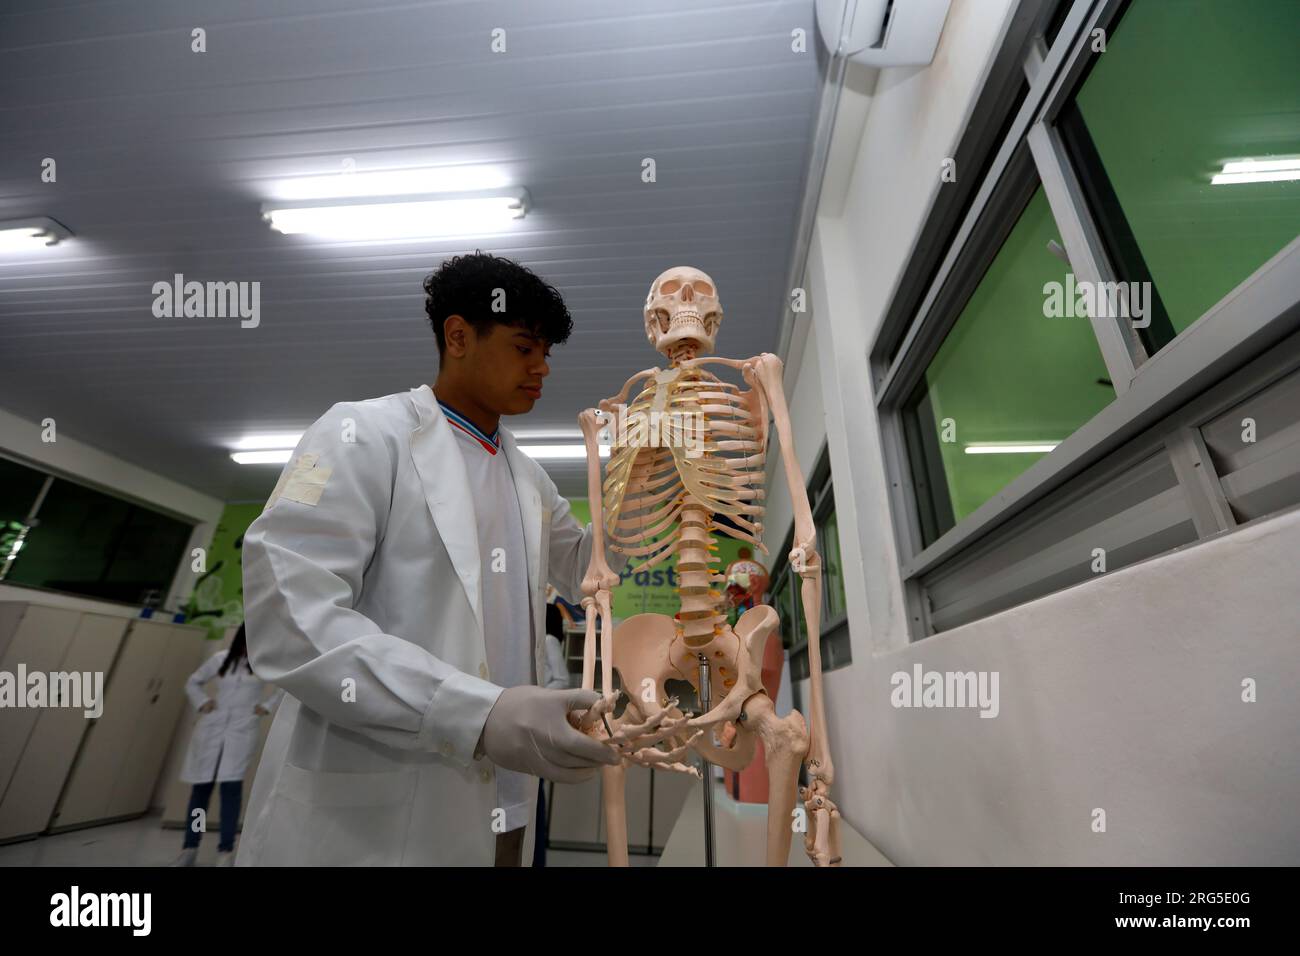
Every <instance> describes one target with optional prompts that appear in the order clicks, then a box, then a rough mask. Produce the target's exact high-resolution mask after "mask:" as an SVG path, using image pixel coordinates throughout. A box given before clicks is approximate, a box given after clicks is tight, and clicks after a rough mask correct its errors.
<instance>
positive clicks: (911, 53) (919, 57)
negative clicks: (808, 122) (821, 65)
mask: <svg viewBox="0 0 1300 956" xmlns="http://www.w3.org/2000/svg"><path fill="white" fill-rule="evenodd" d="M951 2H952V0H817V5H816V13H817V32H818V33H820V34H821V38H822V42H823V43H824V44H826V49H827V50H829V51H830V52H831V53H835V52H837V51H839V52H840V53H842V54H843V55H844V56H846V57H847V58H848V59H850V60H852V61H853V62H854V63H861V64H863V65H864V66H924V65H925V64H927V63H929V62H930V61H931V60H933V59H934V50H935V47H937V46H938V45H939V34H940V33H942V32H943V21H944V20H945V19H946V18H947V16H948V7H949V5H950V4H951Z"/></svg>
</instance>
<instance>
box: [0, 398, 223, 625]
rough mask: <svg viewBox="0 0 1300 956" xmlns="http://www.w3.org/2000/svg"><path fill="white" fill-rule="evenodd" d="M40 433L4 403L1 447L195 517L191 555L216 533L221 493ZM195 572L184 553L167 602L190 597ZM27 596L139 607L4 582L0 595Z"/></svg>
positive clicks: (92, 607)
mask: <svg viewBox="0 0 1300 956" xmlns="http://www.w3.org/2000/svg"><path fill="white" fill-rule="evenodd" d="M41 434H42V428H41V425H40V423H38V422H33V421H29V420H28V419H25V418H20V417H19V416H17V415H13V414H11V413H10V412H7V411H5V410H4V409H0V451H4V452H5V453H7V454H9V455H11V456H13V457H15V458H18V459H20V460H24V461H27V462H29V463H31V464H32V465H33V466H35V467H39V468H43V469H44V470H46V471H49V472H51V473H53V474H55V475H56V476H63V477H67V478H70V479H72V480H74V481H77V482H79V483H81V484H84V485H89V486H91V487H95V488H98V489H100V490H102V491H104V492H107V493H109V494H112V495H116V496H117V497H120V498H127V499H131V500H133V501H136V502H138V503H139V504H141V505H145V506H147V507H150V508H154V509H155V510H159V511H165V512H170V513H172V514H173V515H176V516H177V517H181V518H183V519H184V520H186V521H190V522H194V523H195V526H194V532H193V534H191V535H190V542H189V546H188V547H187V548H186V554H187V555H188V554H189V550H190V549H191V548H199V547H203V548H206V547H207V546H208V545H209V544H211V543H212V535H213V533H214V532H215V530H216V527H217V522H218V521H219V520H220V519H221V512H222V510H223V509H224V508H225V503H224V502H223V501H221V500H220V499H218V498H213V497H212V496H211V495H205V494H202V493H201V492H198V491H195V490H194V489H193V488H190V487H188V486H186V485H182V484H179V483H178V482H175V481H172V480H171V479H170V478H165V477H163V476H162V475H159V474H156V473H155V472H152V471H148V470H146V469H144V468H141V467H139V466H138V465H133V464H131V463H130V462H129V461H126V460H124V459H121V458H118V457H116V456H115V455H110V454H108V453H107V452H104V451H100V450H99V449H98V448H95V447H94V446H93V445H88V444H86V443H85V442H82V441H78V440H77V439H75V438H73V437H71V436H69V435H67V434H65V433H63V432H60V431H56V432H55V437H56V440H55V441H53V442H45V441H42V440H41ZM195 577H196V575H194V574H192V573H191V572H190V561H189V558H188V557H186V558H185V559H183V560H182V561H181V562H180V566H179V567H178V569H177V572H176V576H175V578H174V579H173V581H172V584H171V588H170V590H169V592H168V595H167V599H166V601H165V602H164V606H167V607H176V606H178V603H179V602H180V601H183V600H184V599H185V598H186V597H188V596H189V593H190V591H191V590H193V581H194V579H195ZM29 600H30V601H36V602H38V603H41V604H56V605H59V606H65V607H75V608H78V609H80V610H84V611H96V612H100V613H107V614H123V615H125V616H134V614H135V613H137V609H134V608H129V607H126V606H124V605H121V604H114V603H111V602H107V601H95V600H92V599H90V598H81V597H75V596H72V595H58V594H53V593H51V592H45V591H36V590H34V589H32V588H24V587H20V586H17V585H10V584H0V601H29Z"/></svg>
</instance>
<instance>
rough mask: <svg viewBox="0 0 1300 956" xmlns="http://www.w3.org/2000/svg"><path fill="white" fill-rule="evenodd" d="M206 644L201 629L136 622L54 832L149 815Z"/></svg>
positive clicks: (80, 756)
mask: <svg viewBox="0 0 1300 956" xmlns="http://www.w3.org/2000/svg"><path fill="white" fill-rule="evenodd" d="M203 637H204V631H203V629H202V628H199V627H193V626H187V625H177V624H163V623H159V622H155V621H149V620H139V619H136V620H133V621H131V626H130V629H129V630H128V632H127V635H126V639H125V641H124V642H123V645H122V651H121V653H120V654H119V655H118V658H117V662H116V664H115V665H114V667H113V671H112V674H111V675H110V676H109V679H108V683H107V686H106V687H105V693H104V698H105V699H104V714H103V716H102V717H100V718H99V719H98V720H97V721H95V722H94V724H93V726H92V727H91V728H90V730H89V732H87V734H86V738H85V741H84V743H83V744H82V747H81V752H80V753H79V754H78V756H77V760H76V763H75V764H74V765H73V768H72V774H71V776H70V777H69V779H68V783H67V786H66V787H65V788H64V792H63V797H62V799H61V800H60V801H59V805H58V809H57V810H56V811H55V814H54V817H53V819H52V820H51V824H50V829H51V830H63V829H68V828H71V827H78V826H85V825H87V824H90V823H96V822H100V821H108V820H115V819H122V818H125V817H130V816H138V815H139V814H142V813H144V812H145V811H146V810H148V809H149V799H150V797H151V795H152V794H153V790H154V785H155V784H156V783H157V780H158V773H159V771H160V770H161V768H162V763H163V760H164V759H165V757H166V755H167V748H168V746H169V745H170V743H171V740H172V735H173V733H174V732H175V729H176V721H177V717H178V716H179V714H180V709H181V704H182V701H183V700H184V699H185V680H186V678H188V677H189V675H190V674H191V673H192V672H193V671H194V669H195V668H196V667H197V666H198V664H199V661H200V659H201V657H202V651H203V646H204V640H203Z"/></svg>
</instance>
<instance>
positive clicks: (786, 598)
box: [775, 573, 801, 647]
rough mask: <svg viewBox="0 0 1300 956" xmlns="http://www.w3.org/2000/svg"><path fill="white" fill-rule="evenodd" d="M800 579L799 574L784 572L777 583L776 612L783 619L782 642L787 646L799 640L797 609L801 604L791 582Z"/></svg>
mask: <svg viewBox="0 0 1300 956" xmlns="http://www.w3.org/2000/svg"><path fill="white" fill-rule="evenodd" d="M795 580H798V575H795V574H789V573H786V574H783V575H781V580H780V583H779V584H777V587H776V592H775V599H776V614H777V617H779V618H780V619H781V642H782V645H783V646H785V647H790V646H791V645H792V644H795V643H797V642H798V640H799V633H800V630H801V628H800V627H799V619H798V617H797V616H796V610H797V608H798V606H799V604H798V599H797V598H796V597H795V594H794V590H793V588H792V587H791V582H792V581H795Z"/></svg>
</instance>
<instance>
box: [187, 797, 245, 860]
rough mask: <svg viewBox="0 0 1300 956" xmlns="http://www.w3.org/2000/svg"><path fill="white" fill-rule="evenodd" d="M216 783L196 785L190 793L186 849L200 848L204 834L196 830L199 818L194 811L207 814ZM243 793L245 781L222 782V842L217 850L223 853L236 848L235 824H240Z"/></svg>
mask: <svg viewBox="0 0 1300 956" xmlns="http://www.w3.org/2000/svg"><path fill="white" fill-rule="evenodd" d="M215 782H216V781H214V780H209V781H208V782H207V783H196V784H195V785H194V789H193V790H192V791H191V792H190V807H189V810H188V811H186V813H185V848H186V849H189V848H190V847H196V846H198V845H199V840H200V839H201V838H202V837H203V833H202V832H201V831H199V830H196V829H195V826H196V819H197V818H196V817H195V816H194V811H195V810H202V811H203V812H204V813H205V814H206V813H207V810H208V802H209V801H210V800H211V799H212V785H213V784H214V783H215ZM243 793H244V781H242V780H223V781H221V842H220V843H218V844H217V850H218V851H219V852H221V853H229V852H230V851H231V850H233V849H234V848H235V824H237V823H238V822H239V801H240V799H241V798H242V797H243Z"/></svg>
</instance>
